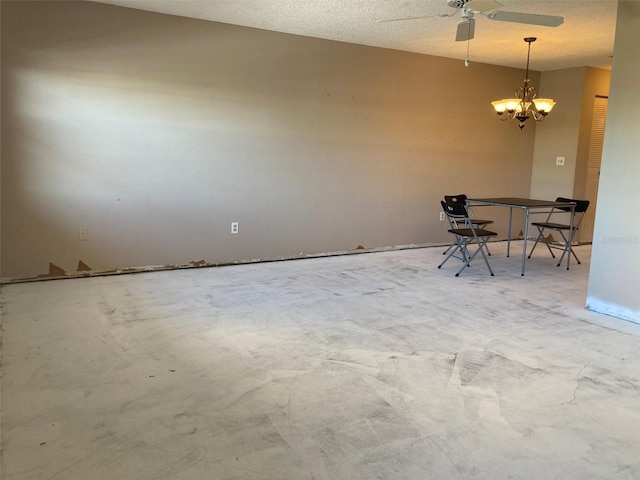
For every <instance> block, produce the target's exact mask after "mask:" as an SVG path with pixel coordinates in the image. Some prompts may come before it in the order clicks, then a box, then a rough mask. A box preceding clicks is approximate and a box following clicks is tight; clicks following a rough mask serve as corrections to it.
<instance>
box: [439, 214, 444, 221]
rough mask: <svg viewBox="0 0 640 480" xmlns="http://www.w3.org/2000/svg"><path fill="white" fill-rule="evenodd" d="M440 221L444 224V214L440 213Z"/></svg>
mask: <svg viewBox="0 0 640 480" xmlns="http://www.w3.org/2000/svg"><path fill="white" fill-rule="evenodd" d="M440 221H441V222H444V212H440Z"/></svg>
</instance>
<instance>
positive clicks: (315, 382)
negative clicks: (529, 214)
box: [0, 243, 640, 480]
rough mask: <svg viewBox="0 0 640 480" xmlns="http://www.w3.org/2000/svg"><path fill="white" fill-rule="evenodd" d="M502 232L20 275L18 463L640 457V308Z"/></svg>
mask: <svg viewBox="0 0 640 480" xmlns="http://www.w3.org/2000/svg"><path fill="white" fill-rule="evenodd" d="M504 248H505V246H504V244H502V243H499V244H493V245H492V251H493V253H494V255H493V256H492V257H491V261H492V266H493V268H494V270H495V272H496V276H495V277H493V278H492V277H490V276H488V274H487V271H486V269H485V267H484V266H483V265H482V264H481V263H479V262H476V263H475V266H474V267H473V268H471V269H467V271H465V272H464V273H463V274H462V276H461V277H459V278H455V277H454V276H453V273H454V271H455V270H456V267H457V263H454V262H453V261H452V262H450V263H449V264H447V265H446V266H445V268H443V269H442V270H438V269H436V265H437V264H438V263H439V261H440V260H441V259H442V258H443V257H442V255H441V252H442V248H425V249H414V250H403V251H390V252H382V253H374V254H363V255H350V256H340V257H329V258H318V259H310V260H301V261H287V262H278V263H265V264H251V265H240V266H232V267H221V268H203V269H191V270H177V271H169V272H155V273H145V274H135V275H121V276H110V277H96V278H86V279H76V280H61V281H46V282H37V283H25V284H14V285H7V286H3V287H2V290H1V292H0V298H1V308H2V323H3V325H2V328H3V338H2V341H3V343H2V374H3V379H2V478H3V479H5V480H18V479H19V480H25V479H34V480H35V479H37V480H44V479H65V480H69V479H71V480H75V479H82V480H88V479H91V480H100V479H109V480H113V479H119V480H129V479H131V480H146V479H149V480H161V479H175V480H186V479H196V480H201V479H225V480H231V479H256V480H257V479H260V480H272V479H273V480H275V479H278V480H283V479H287V480H288V479H318V480H320V479H327V480H338V479H344V480H357V479H403V480H407V479H420V480H424V479H492V480H493V479H507V478H508V479H560V478H561V479H563V480H566V479H581V480H585V479H638V478H640V453H639V452H640V325H636V324H632V323H628V322H623V321H621V320H617V319H614V318H610V317H606V316H602V315H599V314H596V313H593V312H589V311H586V310H585V309H584V308H583V305H584V303H585V296H586V285H587V275H588V268H589V265H588V258H589V255H590V249H589V247H578V249H577V250H578V252H579V255H580V256H581V257H582V259H583V261H584V262H583V264H582V265H573V266H572V268H571V270H569V271H566V270H565V269H563V268H556V267H555V263H554V261H553V260H552V259H551V258H550V257H549V256H548V253H547V252H545V251H544V250H542V249H540V252H539V253H538V252H536V256H535V258H533V259H532V260H531V261H530V262H528V264H527V275H526V276H525V277H521V276H520V274H519V258H518V257H512V258H506V257H504V255H503V253H504ZM612 281H614V279H612Z"/></svg>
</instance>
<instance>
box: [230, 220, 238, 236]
mask: <svg viewBox="0 0 640 480" xmlns="http://www.w3.org/2000/svg"><path fill="white" fill-rule="evenodd" d="M231 233H232V234H234V235H235V234H236V233H238V222H231Z"/></svg>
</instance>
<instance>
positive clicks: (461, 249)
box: [438, 237, 466, 268]
mask: <svg viewBox="0 0 640 480" xmlns="http://www.w3.org/2000/svg"><path fill="white" fill-rule="evenodd" d="M447 250H448V251H449V254H448V255H447V256H446V257H445V259H444V260H443V261H442V263H440V265H438V268H440V267H442V266H443V265H444V264H445V263H447V261H448V260H449V259H450V258H451V257H453V256H455V254H456V252H458V251H459V252H460V254H461V255H462V261H463V262H464V261H465V260H464V259H465V258H466V254H465V250H466V247H464V246H463V242H462V240H460V238H458V237H456V243H454V244H452V245H451V246H450V247H449V248H448V249H447ZM456 258H458V257H456Z"/></svg>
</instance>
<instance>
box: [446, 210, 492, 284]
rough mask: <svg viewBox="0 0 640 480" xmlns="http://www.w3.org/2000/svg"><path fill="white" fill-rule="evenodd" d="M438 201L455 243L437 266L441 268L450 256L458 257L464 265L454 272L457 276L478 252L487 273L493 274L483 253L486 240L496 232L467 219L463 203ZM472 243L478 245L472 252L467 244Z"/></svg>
mask: <svg viewBox="0 0 640 480" xmlns="http://www.w3.org/2000/svg"><path fill="white" fill-rule="evenodd" d="M440 203H441V204H442V209H443V210H444V213H445V215H446V217H447V220H448V221H449V227H451V228H449V230H448V232H449V233H451V234H453V235H454V237H455V243H454V244H453V245H452V247H451V248H450V251H449V254H448V255H447V256H446V258H445V259H444V260H443V261H442V263H441V264H440V265H438V268H441V267H442V266H443V265H444V264H445V263H447V261H448V260H449V259H450V258H451V257H455V258H457V259H460V260H462V261H463V262H464V265H462V268H460V270H458V272H457V273H456V275H455V276H456V277H457V276H459V275H460V274H461V273H462V271H463V270H464V269H465V267H470V266H471V265H470V263H471V260H473V259H474V258H475V257H476V255H478V253H479V254H480V255H482V258H483V259H484V263H485V264H486V265H487V268H488V269H489V273H490V274H491V276H494V275H493V270H491V265H489V260H487V256H486V255H485V250H486V251H487V253H488V249H487V241H488V240H489V238H491V237H495V236H496V235H498V234H497V233H496V232H491V231H489V230H485V229H484V228H479V227H477V226H476V225H474V224H473V223H472V222H471V221H470V220H469V217H468V215H467V209H466V208H465V206H464V205H462V204H460V203H446V202H442V201H441V202H440ZM472 243H473V244H475V245H476V246H477V247H478V248H477V249H476V250H475V251H474V252H473V253H471V252H470V251H469V245H470V244H472Z"/></svg>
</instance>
